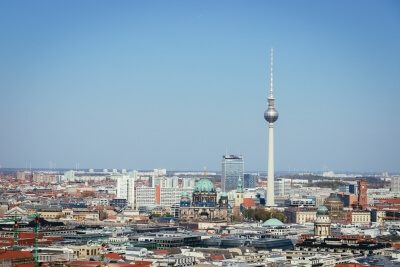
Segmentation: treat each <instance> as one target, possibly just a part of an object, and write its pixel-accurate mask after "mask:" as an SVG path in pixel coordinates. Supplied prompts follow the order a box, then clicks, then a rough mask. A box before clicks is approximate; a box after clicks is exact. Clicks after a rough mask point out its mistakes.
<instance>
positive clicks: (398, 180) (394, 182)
mask: <svg viewBox="0 0 400 267" xmlns="http://www.w3.org/2000/svg"><path fill="white" fill-rule="evenodd" d="M390 191H391V192H393V193H400V176H392V177H391V180H390Z"/></svg>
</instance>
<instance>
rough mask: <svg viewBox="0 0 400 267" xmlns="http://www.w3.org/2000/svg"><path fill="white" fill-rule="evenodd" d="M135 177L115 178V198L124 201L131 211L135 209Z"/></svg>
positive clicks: (123, 176) (122, 176) (121, 176)
mask: <svg viewBox="0 0 400 267" xmlns="http://www.w3.org/2000/svg"><path fill="white" fill-rule="evenodd" d="M135 176H136V175H120V176H118V177H117V198H122V199H126V200H127V201H128V205H129V206H130V207H131V208H132V209H136V203H135V202H136V201H135V200H136V198H135V179H136V177H135Z"/></svg>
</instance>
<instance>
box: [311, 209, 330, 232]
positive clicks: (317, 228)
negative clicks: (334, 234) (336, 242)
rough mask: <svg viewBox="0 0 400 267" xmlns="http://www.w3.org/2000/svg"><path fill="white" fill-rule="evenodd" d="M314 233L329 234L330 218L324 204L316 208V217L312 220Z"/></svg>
mask: <svg viewBox="0 0 400 267" xmlns="http://www.w3.org/2000/svg"><path fill="white" fill-rule="evenodd" d="M314 235H315V236H320V237H327V236H330V235H331V219H330V218H329V210H328V208H327V207H325V206H320V207H319V208H318V209H317V218H316V219H315V222H314Z"/></svg>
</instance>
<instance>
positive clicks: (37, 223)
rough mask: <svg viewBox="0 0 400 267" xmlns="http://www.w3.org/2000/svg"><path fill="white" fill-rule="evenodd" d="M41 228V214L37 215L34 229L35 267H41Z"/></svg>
mask: <svg viewBox="0 0 400 267" xmlns="http://www.w3.org/2000/svg"><path fill="white" fill-rule="evenodd" d="M39 227H40V224H39V214H35V227H34V233H35V245H34V254H33V257H34V259H35V267H39V251H38V238H39V237H38V235H39Z"/></svg>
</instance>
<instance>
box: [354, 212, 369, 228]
mask: <svg viewBox="0 0 400 267" xmlns="http://www.w3.org/2000/svg"><path fill="white" fill-rule="evenodd" d="M350 223H351V224H362V225H369V224H370V223H371V212H370V211H352V212H351V222H350Z"/></svg>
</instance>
